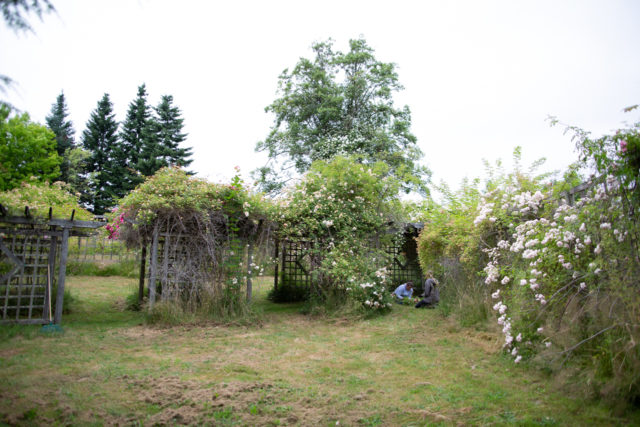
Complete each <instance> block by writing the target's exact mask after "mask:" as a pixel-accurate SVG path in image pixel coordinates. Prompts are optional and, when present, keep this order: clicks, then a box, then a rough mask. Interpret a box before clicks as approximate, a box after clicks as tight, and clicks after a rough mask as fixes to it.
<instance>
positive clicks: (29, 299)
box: [0, 206, 104, 324]
mask: <svg viewBox="0 0 640 427" xmlns="http://www.w3.org/2000/svg"><path fill="white" fill-rule="evenodd" d="M0 208H1V206H0ZM4 211H5V210H4V209H0V212H4ZM103 225H104V223H101V222H92V221H76V220H73V215H72V217H71V219H69V220H62V219H54V218H51V210H50V211H49V219H48V220H42V219H37V218H33V217H31V216H30V215H29V209H28V208H26V209H25V216H24V217H15V216H5V215H1V214H0V323H18V324H45V323H49V322H50V321H51V320H53V321H54V322H55V323H56V324H59V323H60V322H61V320H62V309H63V298H64V284H65V276H66V267H67V257H68V249H69V237H70V236H78V235H82V234H83V233H85V232H86V230H87V229H96V228H98V227H101V226H103ZM54 289H56V294H55V295H53V290H54ZM54 302H55V304H54ZM51 307H55V313H51V310H52V308H51ZM52 317H53V319H52Z"/></svg>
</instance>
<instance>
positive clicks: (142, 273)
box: [138, 242, 147, 304]
mask: <svg viewBox="0 0 640 427" xmlns="http://www.w3.org/2000/svg"><path fill="white" fill-rule="evenodd" d="M146 262H147V242H142V255H141V259H140V278H139V283H138V304H142V300H143V299H144V276H145V274H146V268H145V267H146V265H145V264H146Z"/></svg>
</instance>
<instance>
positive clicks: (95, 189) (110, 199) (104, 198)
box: [81, 93, 122, 215]
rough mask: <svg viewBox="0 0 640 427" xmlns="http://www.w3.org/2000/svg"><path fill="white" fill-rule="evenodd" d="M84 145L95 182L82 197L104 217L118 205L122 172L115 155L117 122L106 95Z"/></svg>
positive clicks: (83, 135)
mask: <svg viewBox="0 0 640 427" xmlns="http://www.w3.org/2000/svg"><path fill="white" fill-rule="evenodd" d="M82 145H83V147H84V148H85V149H86V150H88V151H89V152H90V153H91V154H90V157H89V159H88V160H87V169H88V171H89V172H90V173H91V175H92V181H91V185H90V190H91V191H90V193H89V194H84V195H82V198H81V200H82V201H83V202H85V203H87V204H88V205H89V206H91V207H92V210H93V213H95V214H97V215H101V214H103V213H104V212H106V211H107V209H109V208H110V207H112V206H114V205H115V200H116V199H117V198H118V190H117V189H118V187H119V186H120V184H121V182H120V179H121V172H122V170H121V167H120V166H119V165H118V164H117V163H116V162H115V161H114V154H115V153H114V151H116V150H118V122H116V120H115V114H114V113H113V105H112V104H111V100H110V98H109V94H106V93H105V94H104V96H103V97H102V99H101V100H100V101H99V102H98V105H97V107H96V109H95V110H94V111H93V112H92V113H91V117H90V118H89V121H88V122H87V126H86V129H85V130H84V132H83V133H82Z"/></svg>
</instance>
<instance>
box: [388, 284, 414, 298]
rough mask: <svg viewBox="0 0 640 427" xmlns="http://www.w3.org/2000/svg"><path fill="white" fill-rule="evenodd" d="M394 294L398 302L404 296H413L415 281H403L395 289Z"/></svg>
mask: <svg viewBox="0 0 640 427" xmlns="http://www.w3.org/2000/svg"><path fill="white" fill-rule="evenodd" d="M393 294H394V295H395V297H396V298H397V301H398V302H400V301H402V300H403V299H404V298H411V296H412V295H413V282H407V283H403V284H402V285H400V286H398V287H397V288H396V290H395V291H393Z"/></svg>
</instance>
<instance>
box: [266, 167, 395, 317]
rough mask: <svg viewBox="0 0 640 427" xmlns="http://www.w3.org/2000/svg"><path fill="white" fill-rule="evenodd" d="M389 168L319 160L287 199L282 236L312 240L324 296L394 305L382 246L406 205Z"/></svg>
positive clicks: (375, 306)
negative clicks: (391, 223)
mask: <svg viewBox="0 0 640 427" xmlns="http://www.w3.org/2000/svg"><path fill="white" fill-rule="evenodd" d="M388 172H389V167H388V166H387V165H386V164H384V163H382V162H377V163H375V164H372V165H362V164H360V163H358V162H357V161H355V160H353V159H351V158H345V157H336V158H334V159H333V160H331V161H317V162H314V164H313V165H312V166H311V169H310V171H309V172H307V174H306V175H305V176H304V178H303V179H302V180H301V181H300V182H299V183H298V184H296V185H295V186H294V187H291V188H289V189H288V191H287V192H286V194H285V196H284V198H283V199H282V200H281V203H282V210H281V214H280V217H279V222H280V224H281V228H280V232H279V233H280V237H281V238H284V239H291V240H305V241H309V242H312V243H311V244H312V246H311V248H310V252H309V257H310V266H312V267H313V268H312V270H313V274H314V282H315V283H317V284H318V287H317V289H315V290H314V292H317V293H319V301H321V302H322V301H328V300H329V299H332V298H336V297H337V298H338V299H342V300H343V301H348V300H352V301H353V300H355V301H358V302H359V304H360V305H361V307H362V308H363V309H364V310H385V309H387V308H388V306H389V295H388V292H386V291H385V289H386V286H387V283H386V282H387V275H386V271H385V269H384V267H385V266H386V265H387V262H388V260H387V255H386V254H385V253H384V251H383V250H382V249H378V248H380V247H381V243H382V241H383V240H384V239H390V238H392V237H393V236H389V235H386V231H387V228H388V226H389V223H390V222H393V220H394V219H395V218H397V217H396V215H397V213H398V212H400V211H401V204H400V202H399V200H398V190H399V187H400V183H399V182H398V180H397V179H396V178H395V177H393V176H391V175H389V174H388ZM376 239H377V240H376ZM286 280H288V278H284V281H285V283H286Z"/></svg>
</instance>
